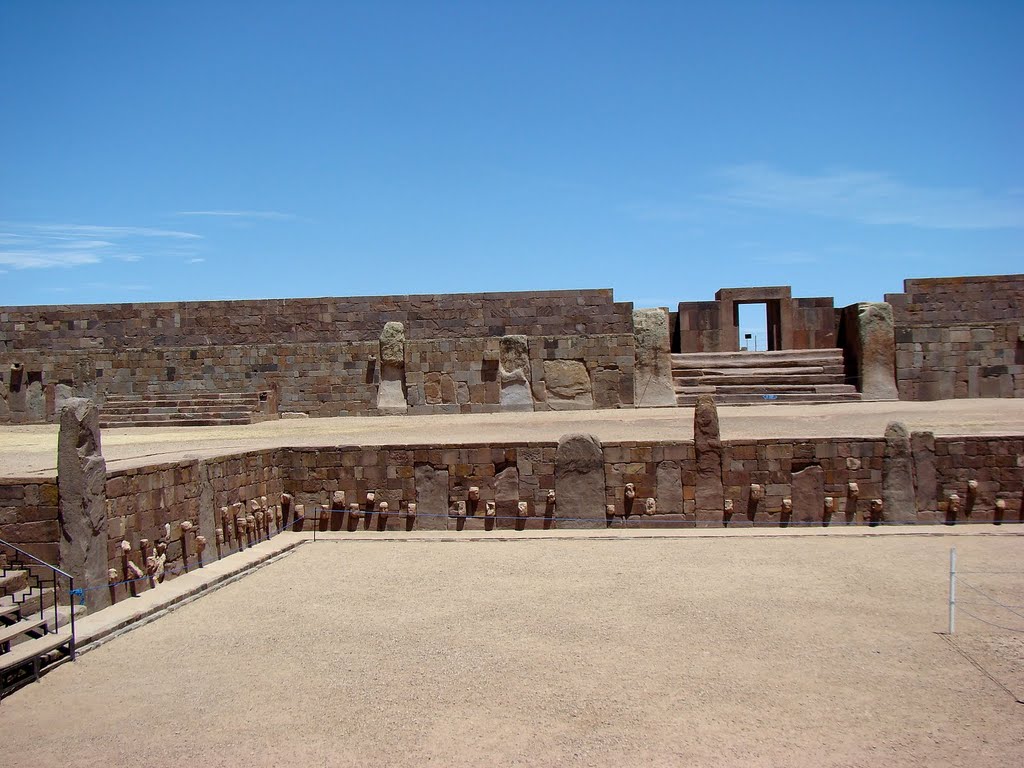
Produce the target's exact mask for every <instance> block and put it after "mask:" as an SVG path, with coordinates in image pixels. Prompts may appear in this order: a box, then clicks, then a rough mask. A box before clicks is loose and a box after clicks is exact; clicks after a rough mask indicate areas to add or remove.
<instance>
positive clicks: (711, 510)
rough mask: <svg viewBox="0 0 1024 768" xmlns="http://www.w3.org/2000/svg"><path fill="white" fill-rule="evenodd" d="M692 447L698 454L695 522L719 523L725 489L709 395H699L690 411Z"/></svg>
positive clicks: (718, 436)
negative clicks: (691, 417)
mask: <svg viewBox="0 0 1024 768" xmlns="http://www.w3.org/2000/svg"><path fill="white" fill-rule="evenodd" d="M693 447H694V452H695V454H696V458H697V489H696V508H697V524H698V525H699V526H703V527H707V526H712V525H721V524H722V515H723V512H724V510H725V493H724V489H723V487H722V435H721V430H720V429H719V426H718V408H717V407H716V406H715V399H714V398H713V397H712V396H711V395H700V396H699V397H698V398H697V404H696V407H695V408H694V412H693Z"/></svg>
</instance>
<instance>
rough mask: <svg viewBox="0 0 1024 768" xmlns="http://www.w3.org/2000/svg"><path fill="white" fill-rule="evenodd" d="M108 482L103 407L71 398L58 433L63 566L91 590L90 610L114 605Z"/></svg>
mask: <svg viewBox="0 0 1024 768" xmlns="http://www.w3.org/2000/svg"><path fill="white" fill-rule="evenodd" d="M106 482H107V465H106V462H105V461H104V460H103V453H102V451H101V448H100V413H99V409H98V408H96V406H95V404H93V403H92V402H91V401H89V400H86V399H84V398H80V397H74V398H71V399H69V400H66V401H65V402H64V408H63V410H62V411H61V413H60V433H59V435H58V437H57V493H58V515H57V519H58V523H59V525H60V549H59V552H60V554H59V557H60V567H61V568H62V569H63V570H65V571H67V572H68V573H70V574H71V575H72V576H73V577H74V579H75V588H76V589H84V590H85V592H84V595H85V604H86V606H87V607H88V608H89V610H90V611H93V610H98V609H100V608H105V607H106V606H108V605H110V594H109V590H108V589H107V588H106V587H107V584H108V580H107V567H108V566H107V494H106ZM101 587H102V588H101Z"/></svg>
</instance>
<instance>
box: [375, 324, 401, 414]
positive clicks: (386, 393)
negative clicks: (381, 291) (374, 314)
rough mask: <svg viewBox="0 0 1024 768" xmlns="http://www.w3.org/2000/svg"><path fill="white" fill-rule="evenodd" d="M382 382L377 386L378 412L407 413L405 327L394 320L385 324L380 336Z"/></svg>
mask: <svg viewBox="0 0 1024 768" xmlns="http://www.w3.org/2000/svg"><path fill="white" fill-rule="evenodd" d="M378 359H379V360H380V382H379V383H378V385H377V410H379V411H382V412H383V413H405V412H406V411H407V410H408V409H409V405H408V402H407V400H406V397H405V326H403V325H402V324H401V323H399V322H396V321H394V320H392V321H389V322H387V323H385V324H384V330H383V331H381V334H380V355H379V358H378Z"/></svg>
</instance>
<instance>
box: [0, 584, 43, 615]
mask: <svg viewBox="0 0 1024 768" xmlns="http://www.w3.org/2000/svg"><path fill="white" fill-rule="evenodd" d="M12 605H16V606H19V607H20V608H21V615H22V616H30V615H31V614H33V613H39V609H40V606H41V607H42V608H43V609H44V610H45V609H46V608H50V607H52V606H53V589H52V588H51V587H43V588H42V589H40V588H39V587H28V588H26V589H22V590H18V591H17V592H13V593H11V594H9V595H5V596H4V597H0V608H7V607H10V606H12Z"/></svg>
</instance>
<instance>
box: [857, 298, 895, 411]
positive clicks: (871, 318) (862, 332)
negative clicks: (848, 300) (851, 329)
mask: <svg viewBox="0 0 1024 768" xmlns="http://www.w3.org/2000/svg"><path fill="white" fill-rule="evenodd" d="M894 328H895V326H894V321H893V315H892V307H891V306H890V305H889V304H887V303H885V302H884V301H879V302H862V303H860V304H858V305H857V348H858V358H859V364H860V391H861V396H862V397H863V398H864V399H865V400H898V399H899V391H898V390H897V389H896V336H895V330H894Z"/></svg>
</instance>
